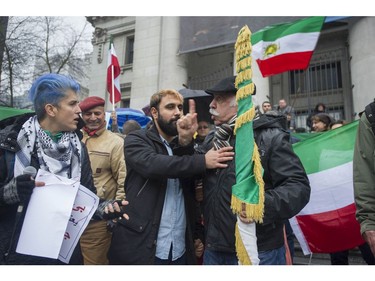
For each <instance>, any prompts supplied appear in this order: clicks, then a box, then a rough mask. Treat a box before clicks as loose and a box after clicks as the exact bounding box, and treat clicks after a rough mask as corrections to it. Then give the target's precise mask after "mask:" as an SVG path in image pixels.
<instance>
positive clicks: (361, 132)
mask: <svg viewBox="0 0 375 281" xmlns="http://www.w3.org/2000/svg"><path fill="white" fill-rule="evenodd" d="M353 181H354V199H355V204H356V208H357V210H356V218H357V220H358V222H359V223H360V225H361V234H363V233H364V232H365V231H368V230H375V136H374V134H373V132H372V130H371V125H370V122H369V121H368V119H367V117H366V114H364V113H363V114H362V116H361V119H360V121H359V125H358V131H357V137H356V143H355V147H354V156H353Z"/></svg>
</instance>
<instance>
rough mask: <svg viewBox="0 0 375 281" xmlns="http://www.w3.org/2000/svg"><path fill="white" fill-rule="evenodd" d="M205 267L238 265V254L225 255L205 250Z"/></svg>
mask: <svg viewBox="0 0 375 281" xmlns="http://www.w3.org/2000/svg"><path fill="white" fill-rule="evenodd" d="M203 265H238V259H237V255H236V253H224V252H218V251H212V250H208V249H205V250H204V254H203Z"/></svg>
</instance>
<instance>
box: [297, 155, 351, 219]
mask: <svg viewBox="0 0 375 281" xmlns="http://www.w3.org/2000/svg"><path fill="white" fill-rule="evenodd" d="M308 177H309V180H310V186H311V195H310V201H309V203H308V204H307V205H306V206H305V208H303V210H302V211H301V212H300V213H299V215H310V214H316V213H323V212H328V211H333V210H336V209H340V208H343V207H345V206H348V205H350V204H353V202H354V194H353V162H349V163H346V164H343V165H340V166H337V167H334V168H331V169H328V170H324V171H321V172H318V173H314V174H310V175H308ZM311 202H313V204H311Z"/></svg>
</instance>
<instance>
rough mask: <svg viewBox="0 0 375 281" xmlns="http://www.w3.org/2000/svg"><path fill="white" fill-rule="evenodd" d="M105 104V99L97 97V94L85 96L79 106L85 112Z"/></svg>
mask: <svg viewBox="0 0 375 281" xmlns="http://www.w3.org/2000/svg"><path fill="white" fill-rule="evenodd" d="M104 104H105V100H104V99H102V98H100V97H97V96H92V97H88V98H85V99H84V100H83V101H81V102H80V103H79V107H80V108H81V111H82V112H85V111H87V110H90V109H91V108H94V107H96V106H104Z"/></svg>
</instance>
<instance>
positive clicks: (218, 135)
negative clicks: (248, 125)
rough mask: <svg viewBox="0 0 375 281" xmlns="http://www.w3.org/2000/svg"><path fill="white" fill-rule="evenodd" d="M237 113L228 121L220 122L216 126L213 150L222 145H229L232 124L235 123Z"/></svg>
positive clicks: (232, 128)
mask: <svg viewBox="0 0 375 281" xmlns="http://www.w3.org/2000/svg"><path fill="white" fill-rule="evenodd" d="M236 119H237V115H234V116H233V117H232V118H231V119H230V120H229V121H228V123H225V124H221V125H220V126H217V127H216V131H215V135H214V139H213V144H214V147H215V150H218V149H220V148H222V147H227V146H230V144H229V141H230V139H231V137H232V136H233V130H234V126H235V125H236Z"/></svg>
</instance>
